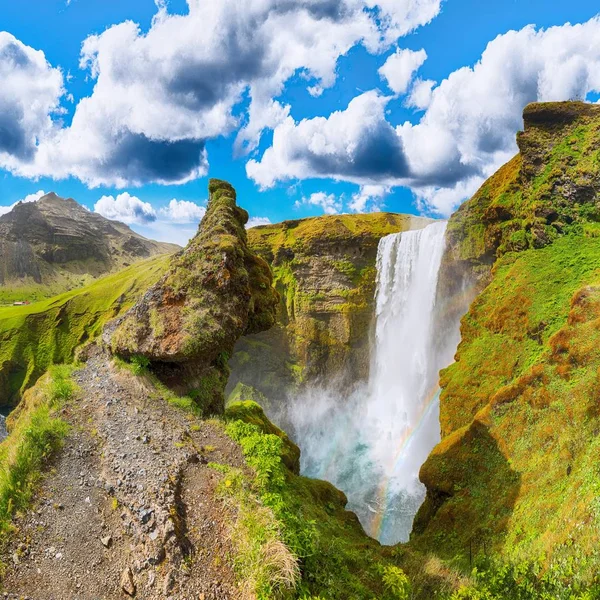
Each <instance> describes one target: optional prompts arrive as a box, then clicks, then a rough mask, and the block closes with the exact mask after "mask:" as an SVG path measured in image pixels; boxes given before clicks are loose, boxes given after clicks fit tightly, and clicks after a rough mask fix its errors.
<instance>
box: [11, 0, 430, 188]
mask: <svg viewBox="0 0 600 600" xmlns="http://www.w3.org/2000/svg"><path fill="white" fill-rule="evenodd" d="M440 2H441V0H402V1H400V2H398V0H248V1H246V2H239V1H238V0H220V1H219V2H205V1H204V0H188V2H187V3H188V9H189V10H188V13H187V14H184V15H180V14H170V13H169V12H168V8H167V3H166V2H162V1H160V2H157V3H156V5H157V13H156V15H155V17H154V19H153V21H152V24H151V26H150V28H149V30H148V31H142V30H141V29H140V27H139V26H138V25H136V24H135V23H133V22H131V21H125V22H123V23H119V24H117V25H114V26H112V27H109V28H108V29H106V30H105V31H104V32H103V33H101V34H98V35H91V36H89V37H88V38H87V39H86V40H85V41H84V43H83V46H82V51H81V61H80V66H81V68H82V69H85V70H87V71H88V73H89V76H90V77H91V78H92V79H93V80H95V85H94V88H93V92H92V93H91V95H90V96H89V97H87V98H83V99H82V100H81V101H80V102H79V103H78V104H77V107H76V109H75V113H74V116H73V119H72V122H71V123H70V124H69V125H68V126H65V125H63V124H61V123H59V122H54V121H53V120H52V117H51V116H52V114H53V113H54V112H56V111H57V110H58V109H59V102H60V98H61V97H62V95H63V94H64V90H63V77H62V74H61V73H60V71H59V70H57V69H52V68H51V67H50V66H49V65H48V64H47V61H46V59H45V57H44V55H43V53H41V52H36V51H34V50H32V49H31V48H28V47H26V46H24V45H23V44H21V43H20V42H17V41H16V40H15V39H14V38H12V36H8V34H3V35H4V37H3V38H0V75H1V76H2V79H3V90H2V91H0V115H2V117H0V166H4V167H5V168H8V169H10V170H11V171H12V172H14V173H16V174H19V175H24V176H26V177H37V176H51V177H54V178H64V177H69V176H74V177H77V178H79V179H80V180H82V181H84V182H85V183H87V184H88V185H89V186H92V187H93V186H99V185H111V186H116V187H119V188H123V187H126V186H130V185H141V184H144V183H147V182H158V183H165V184H167V183H184V182H186V181H190V180H192V179H195V178H198V177H200V176H202V175H205V174H206V173H207V169H208V157H207V154H206V149H205V144H206V141H207V140H209V139H212V138H214V137H217V136H220V135H223V134H228V133H230V132H232V131H234V130H238V136H237V142H236V148H237V151H238V152H247V151H251V150H252V149H254V148H255V147H256V145H257V143H258V141H259V139H260V136H261V134H262V132H263V131H264V129H265V128H274V127H276V126H277V125H278V124H280V123H281V122H283V121H285V119H286V118H287V117H288V115H289V106H286V105H284V104H282V103H281V102H280V101H279V100H278V97H279V96H280V95H281V93H282V92H283V90H284V87H285V84H286V82H287V81H288V80H289V79H290V78H291V77H292V76H294V75H295V74H296V73H299V72H300V73H302V74H303V75H304V76H305V78H306V80H307V87H308V88H309V89H310V90H311V91H312V93H314V94H318V93H320V92H321V91H322V90H324V89H325V88H327V87H330V86H331V85H333V84H334V82H335V79H336V65H337V62H338V59H339V58H340V57H341V56H343V55H344V54H346V53H347V52H348V51H349V50H350V49H351V48H353V47H354V46H356V45H359V44H362V45H364V47H366V48H367V50H368V51H369V52H372V53H376V52H381V51H383V50H385V49H386V48H388V47H390V45H391V44H392V43H394V42H395V41H396V40H397V39H398V37H399V36H401V35H404V34H406V33H408V32H410V31H412V30H414V29H415V28H417V27H419V26H420V25H423V24H425V23H427V22H429V21H430V20H431V19H432V18H433V17H434V16H435V15H436V14H437V13H438V12H439V10H440ZM7 36H8V37H7ZM2 48H4V50H2ZM7 81H8V86H7V85H6V82H7ZM5 90H8V91H6V92H5ZM17 92H18V93H17ZM3 94H6V96H7V98H8V100H7V99H6V98H5V97H4V96H3ZM15 97H17V98H20V100H18V101H15V100H14V98H15ZM247 98H249V106H248V110H247V111H245V110H243V111H242V114H241V115H240V111H239V110H237V108H238V106H240V105H242V106H243V107H244V108H245V106H246V105H245V104H243V103H244V102H245V100H246V99H247ZM25 107H27V111H26V112H27V115H25V111H24V108H25ZM31 107H33V110H32V109H31ZM24 115H25V116H24Z"/></svg>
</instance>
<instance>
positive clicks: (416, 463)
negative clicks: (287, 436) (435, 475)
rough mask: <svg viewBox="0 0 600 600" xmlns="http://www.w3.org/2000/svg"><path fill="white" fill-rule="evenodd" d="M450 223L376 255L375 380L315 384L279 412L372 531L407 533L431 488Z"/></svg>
mask: <svg viewBox="0 0 600 600" xmlns="http://www.w3.org/2000/svg"><path fill="white" fill-rule="evenodd" d="M445 231H446V223H445V222H439V223H433V224H431V225H429V226H427V227H426V228H424V229H421V230H416V231H407V232H404V233H401V234H396V235H390V236H387V237H385V238H383V239H382V240H381V242H380V244H379V250H378V257H377V295H376V322H375V335H374V348H373V352H372V366H371V375H370V379H369V381H368V383H366V384H364V385H362V386H359V388H358V389H356V390H354V391H353V393H351V394H349V395H348V397H345V398H342V397H340V395H339V392H336V391H333V390H332V389H327V388H321V389H310V390H307V391H306V392H305V393H304V394H302V395H301V396H300V397H297V398H294V399H292V400H291V401H290V402H289V403H288V404H287V406H286V408H285V414H284V415H280V418H279V419H278V420H280V421H281V422H283V423H285V424H286V426H288V427H290V428H291V431H292V434H293V435H294V437H295V441H296V442H297V443H298V444H299V445H300V448H301V450H302V459H301V460H302V465H301V467H302V472H303V474H305V475H307V476H309V477H317V478H321V479H326V480H328V481H330V482H331V483H333V484H334V485H336V486H337V487H339V488H340V489H342V490H343V491H344V492H345V493H346V495H347V496H348V500H349V502H348V508H349V509H350V510H352V511H354V512H355V513H356V514H357V515H358V517H359V519H360V520H361V523H362V524H363V527H364V528H365V530H366V531H367V533H369V534H370V535H371V536H372V537H375V538H377V539H379V540H380V541H381V542H382V543H385V544H395V543H397V542H401V541H407V540H408V537H409V535H410V531H411V529H412V523H413V520H414V516H415V514H416V512H417V510H418V509H419V507H420V505H421V504H422V502H423V500H424V497H425V487H424V486H423V484H422V483H421V482H420V481H419V469H420V467H421V465H422V464H423V462H425V459H426V458H427V456H428V455H429V453H430V452H431V450H432V449H433V447H434V446H435V445H436V444H437V442H438V441H439V439H440V430H439V401H438V394H439V392H438V373H439V370H440V368H442V367H444V366H447V365H446V364H444V361H445V362H446V363H447V362H448V361H447V358H444V357H447V356H448V352H447V351H446V352H444V354H443V356H442V355H441V353H440V352H439V351H438V349H437V348H436V347H437V345H436V343H434V336H435V333H436V332H435V302H436V289H437V281H438V272H439V269H440V264H441V261H442V255H443V252H444V239H445Z"/></svg>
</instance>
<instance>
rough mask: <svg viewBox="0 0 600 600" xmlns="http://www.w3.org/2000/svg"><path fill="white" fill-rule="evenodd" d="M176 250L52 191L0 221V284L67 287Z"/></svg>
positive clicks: (18, 205) (17, 206) (171, 245)
mask: <svg viewBox="0 0 600 600" xmlns="http://www.w3.org/2000/svg"><path fill="white" fill-rule="evenodd" d="M179 249H180V248H179V247H178V246H176V245H174V244H165V243H161V242H155V241H152V240H148V239H146V238H144V237H142V236H141V235H139V234H137V233H135V232H134V231H132V230H131V229H130V228H129V227H127V225H124V224H123V223H119V222H117V221H110V220H108V219H105V218H104V217H102V216H101V215H99V214H97V213H93V212H90V211H89V210H86V209H85V208H84V207H83V206H81V205H80V204H78V203H77V202H76V201H75V200H73V199H72V198H68V199H65V198H60V197H59V196H57V195H56V194H54V193H51V194H47V195H45V196H43V197H42V198H40V199H39V200H38V201H36V202H26V203H23V202H22V203H19V204H17V205H16V206H15V207H14V208H13V209H12V210H11V211H10V212H9V213H7V214H5V215H3V216H1V217H0V285H4V286H12V285H15V284H21V285H24V284H29V285H33V286H35V285H36V284H37V285H44V286H53V288H54V289H55V290H62V289H67V288H69V287H73V286H74V285H76V284H77V283H78V282H79V281H80V280H81V279H82V278H83V277H85V276H86V275H87V276H91V277H98V276H100V275H104V274H106V273H109V272H112V271H116V270H119V269H122V268H123V267H126V266H128V265H130V264H132V263H133V262H136V261H138V260H140V259H143V258H148V257H151V256H155V255H157V254H172V253H173V252H175V251H177V250H179Z"/></svg>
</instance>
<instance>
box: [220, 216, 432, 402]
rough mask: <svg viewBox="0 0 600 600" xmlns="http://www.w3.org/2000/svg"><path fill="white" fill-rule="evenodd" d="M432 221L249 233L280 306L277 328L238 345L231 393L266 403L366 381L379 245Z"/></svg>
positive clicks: (280, 227)
mask: <svg viewBox="0 0 600 600" xmlns="http://www.w3.org/2000/svg"><path fill="white" fill-rule="evenodd" d="M431 222H432V221H431V220H430V219H426V218H422V217H413V216H410V215H400V214H392V213H370V214H357V215H333V216H324V217H316V218H311V219H302V220H298V221H284V222H283V223H278V224H275V225H266V226H262V227H255V228H253V229H250V230H249V231H248V244H249V246H250V247H251V248H252V249H253V250H254V251H255V252H256V253H257V254H259V255H260V256H262V257H263V258H264V259H265V260H266V261H267V262H268V263H269V264H270V265H271V268H272V270H273V277H274V285H275V288H276V289H277V291H278V292H279V294H280V301H279V308H278V314H277V323H276V325H275V327H273V328H271V329H270V330H268V331H265V332H263V333H261V334H258V335H253V336H246V337H244V338H242V339H241V340H240V341H239V342H238V344H237V346H236V348H235V353H234V355H233V357H232V360H231V362H230V365H231V368H232V373H231V377H230V380H229V384H228V391H229V392H230V393H233V394H234V396H235V392H234V390H235V387H236V385H238V384H240V385H245V386H251V387H253V388H255V389H256V390H258V391H259V392H260V394H261V396H260V397H261V401H262V402H263V403H264V402H269V399H273V400H279V401H280V400H281V399H282V398H284V397H285V395H286V394H287V393H289V392H292V391H293V390H296V389H297V387H298V386H299V385H302V384H307V383H317V382H319V381H322V380H323V379H327V380H329V381H331V380H332V379H334V378H336V379H339V385H340V387H344V386H348V385H351V384H352V383H355V382H356V381H358V380H361V379H365V378H366V377H367V375H368V370H369V333H370V327H371V324H372V318H373V299H374V293H375V277H376V272H377V271H376V266H375V261H376V257H377V246H378V244H379V240H380V239H381V238H382V237H384V236H386V235H389V234H392V233H398V232H401V231H406V230H408V229H420V228H422V227H425V226H426V225H428V224H429V223H431ZM239 389H242V388H239V387H238V391H239Z"/></svg>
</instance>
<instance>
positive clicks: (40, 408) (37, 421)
mask: <svg viewBox="0 0 600 600" xmlns="http://www.w3.org/2000/svg"><path fill="white" fill-rule="evenodd" d="M70 374H71V368H69V367H65V366H54V367H52V368H51V369H50V371H49V373H48V375H47V376H46V377H45V378H44V380H42V381H40V383H39V384H38V385H37V386H36V388H34V389H32V390H30V391H29V392H28V394H27V396H26V398H25V399H24V400H23V402H24V406H22V407H21V408H20V410H19V418H18V419H17V420H16V423H15V425H14V428H13V430H12V431H11V433H10V435H9V436H8V437H7V438H6V439H5V440H4V441H3V442H2V443H1V444H0V542H4V541H6V538H7V535H9V534H10V532H11V530H12V519H13V516H14V515H15V513H16V512H18V511H22V510H24V509H25V508H27V506H28V504H29V502H30V501H31V499H32V496H33V493H34V491H35V488H36V485H37V483H38V482H39V480H40V477H41V476H42V472H43V465H44V463H45V461H46V460H47V459H48V458H49V457H50V456H51V455H52V454H53V453H54V452H55V451H56V450H57V449H58V448H60V446H61V444H62V440H63V438H64V437H65V435H66V434H67V432H68V426H67V424H66V423H65V422H64V421H63V420H62V419H61V418H60V417H58V416H57V411H58V409H59V408H60V407H61V406H62V405H63V404H64V403H65V402H67V401H69V400H70V399H71V398H72V396H73V394H74V392H75V385H74V384H73V382H72V381H71V379H70Z"/></svg>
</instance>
